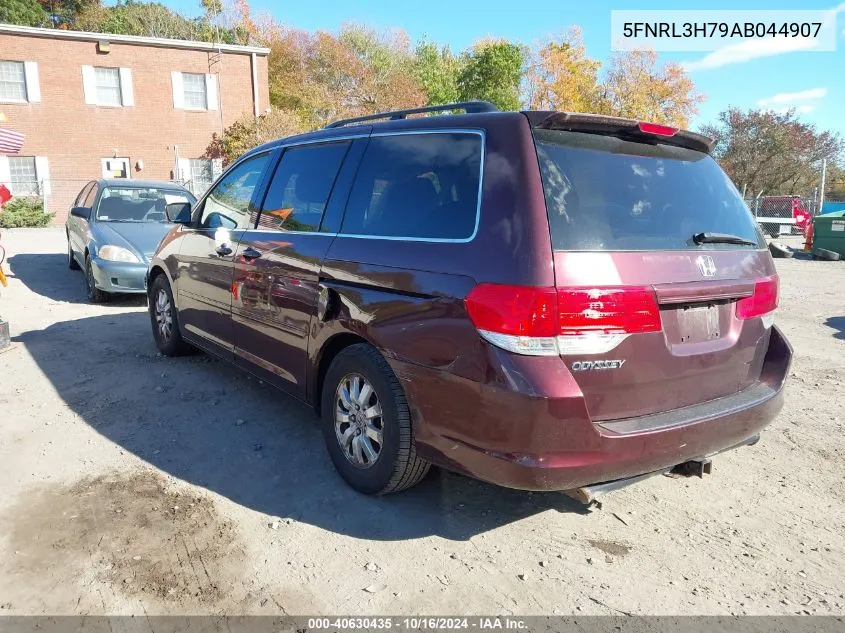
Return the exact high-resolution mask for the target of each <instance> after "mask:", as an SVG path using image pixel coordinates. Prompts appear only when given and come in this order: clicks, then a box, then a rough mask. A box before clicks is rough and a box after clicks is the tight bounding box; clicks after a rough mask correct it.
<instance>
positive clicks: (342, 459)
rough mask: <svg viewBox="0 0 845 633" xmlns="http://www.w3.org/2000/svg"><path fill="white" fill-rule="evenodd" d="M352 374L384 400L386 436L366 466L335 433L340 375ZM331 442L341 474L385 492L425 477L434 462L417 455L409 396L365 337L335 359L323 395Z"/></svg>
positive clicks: (361, 488) (357, 485) (358, 485)
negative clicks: (353, 458) (354, 459)
mask: <svg viewBox="0 0 845 633" xmlns="http://www.w3.org/2000/svg"><path fill="white" fill-rule="evenodd" d="M350 375H358V376H361V377H363V378H364V380H366V381H367V382H369V383H370V384H371V386H372V389H373V391H374V392H375V395H376V397H377V401H378V403H379V404H380V405H381V411H382V414H381V416H379V417H380V419H381V422H380V423H381V430H382V437H383V442H382V444H381V446H380V449H379V453H378V457H377V458H376V459H375V460H374V461H373V462H372V464H371V465H369V466H367V467H361V466H356V465H355V464H353V463H352V462H351V461H350V459H349V458H347V457H346V453H345V451H344V449H343V448H342V446H341V444H340V441H339V439H338V437H337V435H336V433H335V412H336V408H337V406H338V405H337V402H336V400H335V397H336V394H337V393H338V388H339V386H340V384H341V381H343V380H345V379H347V378H348V377H349V376H350ZM321 411H322V427H323V436H324V438H325V441H326V448H327V449H328V451H329V456H330V457H331V459H332V462H333V463H334V466H335V468H336V469H337V471H338V473H339V474H340V476H341V477H343V479H344V480H345V481H346V483H348V484H349V485H350V486H351V487H352V488H354V489H355V490H357V491H358V492H362V493H364V494H368V495H383V494H387V493H390V492H399V491H400V490H405V489H407V488H410V487H411V486H414V485H416V484H417V483H419V482H420V480H422V478H423V477H425V475H426V473H428V470H429V468H430V464H429V463H428V462H426V461H423V460H422V459H420V458H419V457H417V449H416V445H415V444H414V430H413V426H412V422H411V412H410V410H409V409H408V401H407V400H406V399H405V393H404V391H403V390H402V386H401V385H400V384H399V380H397V378H396V375H395V374H394V373H393V370H392V369H391V368H390V365H388V364H387V361H386V360H384V358H383V357H382V355H381V354H379V353H378V351H377V350H376V349H375V348H373V347H372V346H370V345H367V344H366V343H359V344H357V345H350V346H349V347H347V348H346V349H344V350H343V351H341V352H340V353H339V354H338V355H337V356H336V357H335V358H334V360H333V361H332V364H331V366H330V367H329V370H328V372H327V373H326V377H325V380H324V381H323V392H322V401H321Z"/></svg>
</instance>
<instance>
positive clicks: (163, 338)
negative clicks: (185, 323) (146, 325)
mask: <svg viewBox="0 0 845 633" xmlns="http://www.w3.org/2000/svg"><path fill="white" fill-rule="evenodd" d="M160 293H164V295H165V297H166V305H164V304H160V303H159V302H158V297H159V294H160ZM147 309H148V311H149V313H150V324H151V326H152V329H153V338H154V339H155V342H156V347H158V350H159V351H160V352H161V353H162V354H164V355H165V356H182V355H184V354H187V353H189V352H190V351H191V346H190V345H189V344H188V343H186V342H185V340H184V339H183V338H182V333H181V332H180V331H179V311H178V310H177V309H176V303H175V302H174V301H173V291H172V290H171V289H170V282H168V281H167V277H165V276H164V275H163V274H161V275H158V276H156V278H155V279H154V280H153V283H152V285H151V286H150V292H149V296H148V299H147ZM165 313H169V315H170V328H169V330H168V329H167V328H166V327H165V328H164V331H162V328H161V327H159V317H160V316H161V318H166V314H165Z"/></svg>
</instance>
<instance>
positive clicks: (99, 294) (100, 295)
mask: <svg viewBox="0 0 845 633" xmlns="http://www.w3.org/2000/svg"><path fill="white" fill-rule="evenodd" d="M85 290H86V292H87V293H88V301H90V302H91V303H104V302H105V300H106V299H107V298H108V294H107V293H105V292H103V291H102V290H100V289H99V288H97V284H96V282H95V281H94V268H93V265H92V264H91V256H90V255H86V256H85Z"/></svg>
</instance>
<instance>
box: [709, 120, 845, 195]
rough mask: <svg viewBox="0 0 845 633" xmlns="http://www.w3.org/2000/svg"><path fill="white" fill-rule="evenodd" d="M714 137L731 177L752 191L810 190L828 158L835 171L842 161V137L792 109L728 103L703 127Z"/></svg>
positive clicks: (756, 192)
mask: <svg viewBox="0 0 845 633" xmlns="http://www.w3.org/2000/svg"><path fill="white" fill-rule="evenodd" d="M701 132H702V134H706V135H707V136H710V137H712V138H714V139H716V149H715V150H714V152H713V155H714V156H715V158H716V159H717V160H718V161H719V164H720V165H721V166H722V169H724V170H725V171H726V172H727V174H728V176H730V178H731V180H733V181H734V183H735V184H736V185H737V187H739V188H740V189H742V188H746V190H747V191H748V192H750V193H752V194H758V193H760V192H763V193H764V194H766V195H774V194H792V193H803V192H807V191H812V190H813V188H814V187H816V186H818V185H819V183H820V177H821V162H822V160H823V159H827V161H828V163H829V165H830V166H831V167H832V168H833V170H834V171H835V170H836V169H837V168H838V165H840V164H841V163H842V158H843V151H845V145H843V142H842V138H841V137H840V136H839V135H838V134H836V133H835V132H828V131H819V130H818V129H816V127H815V126H814V125H812V124H810V123H805V122H803V121H801V120H800V119H799V118H798V116H797V114H796V113H795V111H794V110H789V111H787V112H772V111H770V110H748V111H743V110H740V109H739V108H730V109H728V110H725V111H724V112H722V113H721V114H720V115H719V119H718V121H717V122H715V123H712V124H709V125H705V126H704V127H703V128H702V129H701Z"/></svg>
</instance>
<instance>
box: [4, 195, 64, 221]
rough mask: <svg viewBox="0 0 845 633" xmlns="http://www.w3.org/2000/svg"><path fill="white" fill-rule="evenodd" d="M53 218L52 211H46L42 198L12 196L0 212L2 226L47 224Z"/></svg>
mask: <svg viewBox="0 0 845 633" xmlns="http://www.w3.org/2000/svg"><path fill="white" fill-rule="evenodd" d="M52 218H53V214H52V213H44V206H43V205H42V204H41V200H40V199H38V198H12V199H11V200H9V202H7V203H6V207H5V208H4V209H3V211H2V212H0V228H3V229H15V228H19V227H24V226H47V225H48V224H50V220H51V219H52Z"/></svg>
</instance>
